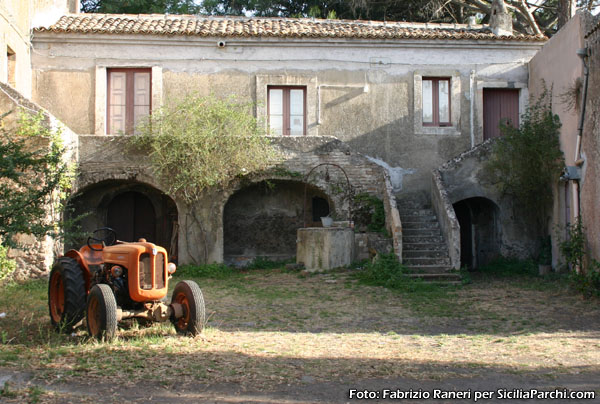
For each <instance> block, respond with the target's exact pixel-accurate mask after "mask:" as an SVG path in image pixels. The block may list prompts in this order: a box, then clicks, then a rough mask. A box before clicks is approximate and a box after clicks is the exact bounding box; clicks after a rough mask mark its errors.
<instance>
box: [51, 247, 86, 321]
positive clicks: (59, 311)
mask: <svg viewBox="0 0 600 404" xmlns="http://www.w3.org/2000/svg"><path fill="white" fill-rule="evenodd" d="M85 296H86V291H85V280H84V279H83V271H82V269H81V268H80V267H79V264H78V263H77V261H75V260H74V259H73V258H69V257H61V258H59V259H58V260H57V261H56V262H55V263H54V265H53V266H52V271H50V281H49V283H48V310H49V312H50V322H51V323H52V325H53V326H54V327H55V328H56V330H57V331H62V332H71V331H72V330H73V327H74V326H75V325H76V324H77V323H78V322H79V321H81V319H82V318H83V309H84V307H85Z"/></svg>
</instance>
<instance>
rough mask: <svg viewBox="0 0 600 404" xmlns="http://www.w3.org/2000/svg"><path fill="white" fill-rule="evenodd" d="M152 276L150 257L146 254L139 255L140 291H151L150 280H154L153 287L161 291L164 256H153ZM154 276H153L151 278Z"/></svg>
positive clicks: (160, 254) (163, 278) (163, 282)
mask: <svg viewBox="0 0 600 404" xmlns="http://www.w3.org/2000/svg"><path fill="white" fill-rule="evenodd" d="M155 257H156V258H155V259H154V269H155V270H154V274H153V273H152V256H151V255H150V254H148V253H143V254H142V255H140V289H144V290H150V289H152V279H153V278H154V287H155V288H156V289H162V288H164V287H165V256H164V254H162V253H158V254H156V255H155ZM153 275H154V276H153Z"/></svg>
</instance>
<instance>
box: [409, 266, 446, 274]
mask: <svg viewBox="0 0 600 404" xmlns="http://www.w3.org/2000/svg"><path fill="white" fill-rule="evenodd" d="M403 265H404V266H405V267H406V269H408V271H409V272H410V273H413V274H447V273H451V272H450V271H452V268H450V265H406V264H403Z"/></svg>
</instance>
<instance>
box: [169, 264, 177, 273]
mask: <svg viewBox="0 0 600 404" xmlns="http://www.w3.org/2000/svg"><path fill="white" fill-rule="evenodd" d="M167 270H168V271H169V275H173V274H174V273H175V271H177V265H175V264H174V263H173V262H169V265H167Z"/></svg>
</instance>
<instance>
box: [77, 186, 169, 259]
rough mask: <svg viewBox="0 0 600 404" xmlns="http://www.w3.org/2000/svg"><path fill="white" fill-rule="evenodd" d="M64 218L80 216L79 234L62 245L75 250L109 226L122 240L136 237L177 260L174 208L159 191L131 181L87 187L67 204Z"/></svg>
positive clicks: (135, 238)
mask: <svg viewBox="0 0 600 404" xmlns="http://www.w3.org/2000/svg"><path fill="white" fill-rule="evenodd" d="M66 217H67V219H69V218H75V217H82V219H81V220H79V222H78V225H79V227H80V235H79V237H76V238H75V239H74V240H71V241H70V242H67V243H66V247H67V248H79V247H80V246H81V245H82V243H85V240H86V238H87V235H88V234H89V233H91V232H92V231H93V230H94V229H97V228H99V227H105V226H106V227H111V228H113V229H114V230H115V231H116V232H117V237H118V239H119V240H122V241H137V240H138V239H140V238H145V239H146V240H148V241H150V242H153V243H155V244H157V245H160V246H163V247H165V248H166V249H167V251H168V253H169V255H170V258H173V259H176V258H177V221H178V219H177V206H176V204H175V202H174V201H173V199H171V198H170V197H169V196H168V195H166V194H164V193H163V192H161V191H160V190H158V189H156V188H154V187H152V186H150V185H146V184H142V183H139V182H133V181H103V182H100V183H97V184H94V185H92V186H89V187H87V188H85V189H83V190H81V191H80V192H78V193H77V194H75V195H74V196H73V197H72V198H71V199H70V201H69V205H68V209H67V215H66Z"/></svg>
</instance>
